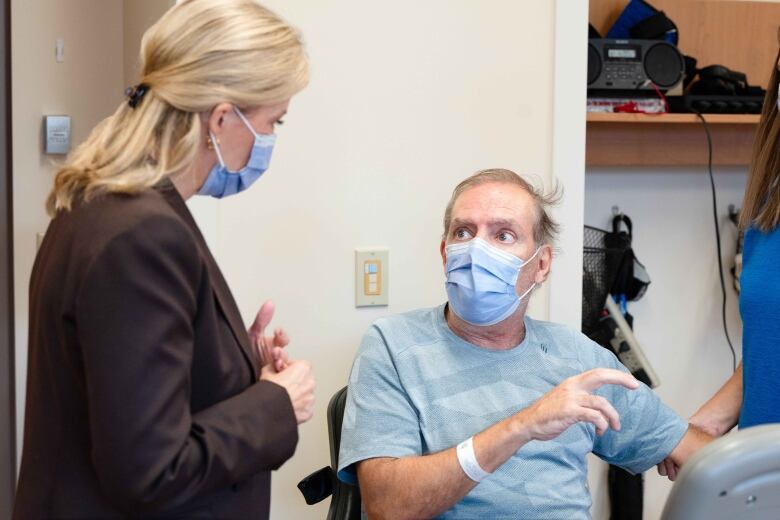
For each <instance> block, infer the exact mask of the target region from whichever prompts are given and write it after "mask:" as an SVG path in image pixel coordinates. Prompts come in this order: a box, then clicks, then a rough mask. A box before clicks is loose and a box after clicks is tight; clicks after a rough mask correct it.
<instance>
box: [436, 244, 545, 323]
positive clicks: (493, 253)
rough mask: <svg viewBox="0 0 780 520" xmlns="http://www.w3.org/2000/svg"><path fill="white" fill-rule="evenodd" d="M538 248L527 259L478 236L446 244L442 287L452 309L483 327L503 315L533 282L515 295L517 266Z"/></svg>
mask: <svg viewBox="0 0 780 520" xmlns="http://www.w3.org/2000/svg"><path fill="white" fill-rule="evenodd" d="M539 249H541V247H540V248H537V249H536V252H535V253H534V254H533V255H532V256H531V258H529V259H528V260H521V259H520V258H517V257H516V256H515V255H513V254H510V253H507V252H506V251H503V250H501V249H499V248H497V247H494V246H492V245H490V244H488V243H487V242H485V241H484V240H482V239H480V238H473V239H471V240H469V241H468V242H463V243H459V244H450V245H448V246H447V247H446V249H445V251H446V252H447V266H446V270H447V284H446V287H447V296H448V298H449V304H450V309H452V312H454V313H455V314H457V315H458V317H459V318H460V319H462V320H463V321H465V322H467V323H470V324H472V325H480V326H485V327H487V326H489V325H495V324H496V323H499V322H501V321H504V320H505V319H507V318H508V317H509V316H511V315H512V313H514V312H515V311H516V310H517V307H518V306H519V305H520V302H521V301H522V300H523V298H525V297H526V296H527V295H528V294H529V293H530V292H531V290H532V289H533V288H534V287H535V286H536V283H534V284H533V285H531V287H529V288H528V290H527V291H525V292H524V293H523V294H522V295H520V296H518V295H517V289H516V284H517V277H518V276H519V275H520V270H521V269H522V268H523V266H524V265H526V264H527V263H528V262H530V261H531V260H532V259H533V258H534V257H535V256H536V255H537V254H538V253H539Z"/></svg>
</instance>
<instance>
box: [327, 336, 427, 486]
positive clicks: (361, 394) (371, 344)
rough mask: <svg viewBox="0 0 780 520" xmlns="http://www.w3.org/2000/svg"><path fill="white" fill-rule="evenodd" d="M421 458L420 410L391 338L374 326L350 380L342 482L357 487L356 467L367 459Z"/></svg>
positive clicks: (341, 455) (341, 454) (340, 469)
mask: <svg viewBox="0 0 780 520" xmlns="http://www.w3.org/2000/svg"><path fill="white" fill-rule="evenodd" d="M421 454H422V440H421V437H420V425H419V420H418V415H417V410H416V409H415V408H414V406H413V405H412V404H411V402H410V401H409V398H408V396H407V393H406V391H405V390H404V388H403V386H402V385H401V382H400V379H399V377H398V372H397V371H396V368H395V364H394V363H393V360H392V358H391V356H390V353H389V352H388V346H387V344H386V341H385V338H384V337H383V335H382V334H381V332H380V331H379V329H378V328H377V327H376V326H372V327H371V328H370V329H369V330H368V332H367V333H366V335H365V336H364V337H363V342H362V343H361V345H360V349H359V350H358V353H357V356H356V357H355V362H354V363H353V365H352V373H351V374H350V376H349V387H348V389H347V403H346V407H345V409H344V422H343V424H342V428H341V448H340V451H339V464H338V478H339V479H340V480H342V481H344V482H346V483H349V484H355V483H356V482H357V475H356V469H355V463H356V462H360V461H362V460H365V459H370V458H374V457H396V458H400V457H406V456H411V455H421Z"/></svg>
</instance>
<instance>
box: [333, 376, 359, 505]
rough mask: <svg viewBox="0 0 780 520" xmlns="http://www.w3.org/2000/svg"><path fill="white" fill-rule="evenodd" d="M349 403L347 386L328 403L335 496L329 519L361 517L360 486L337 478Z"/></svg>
mask: <svg viewBox="0 0 780 520" xmlns="http://www.w3.org/2000/svg"><path fill="white" fill-rule="evenodd" d="M346 404H347V387H346V386H345V387H344V388H342V389H341V390H339V391H338V392H336V393H335V394H333V397H331V399H330V403H328V437H329V438H330V466H331V468H332V469H333V498H332V499H331V501H330V509H328V516H327V519H328V520H359V519H360V488H358V487H357V486H351V485H349V484H345V483H344V482H342V481H340V480H339V479H338V478H336V473H335V472H336V470H338V467H339V447H340V446H341V422H342V421H343V419H344V406H346Z"/></svg>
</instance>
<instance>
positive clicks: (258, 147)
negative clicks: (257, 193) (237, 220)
mask: <svg viewBox="0 0 780 520" xmlns="http://www.w3.org/2000/svg"><path fill="white" fill-rule="evenodd" d="M235 111H236V114H237V115H238V117H240V118H241V121H243V123H244V125H246V127H247V128H248V129H249V131H250V132H252V135H254V136H255V142H254V144H253V145H252V151H251V152H250V154H249V160H248V161H247V163H246V166H244V167H243V168H241V169H240V170H239V171H237V172H231V171H230V170H228V168H227V166H226V165H225V160H224V159H223V158H222V152H221V151H220V149H219V144H218V143H217V139H216V138H215V137H214V135H213V134H212V133H211V132H209V136H210V137H211V142H212V143H214V151H215V152H216V153H217V159H218V160H219V164H215V165H214V167H213V168H212V169H211V171H210V172H209V176H208V177H206V182H204V183H203V186H201V188H200V190H199V191H198V195H211V196H212V197H216V198H218V199H221V198H222V197H227V196H229V195H235V194H236V193H240V192H242V191H244V190H245V189H247V188H249V186H251V185H252V183H254V182H255V181H256V180H257V179H259V178H260V176H261V175H262V174H263V173H265V171H266V170H267V169H268V165H269V163H270V162H271V153H272V152H273V150H274V143H275V142H276V135H274V134H258V133H257V132H255V129H254V128H252V125H251V124H250V123H249V121H248V120H247V118H246V117H244V114H242V113H241V111H240V110H239V109H237V108H236V109H235Z"/></svg>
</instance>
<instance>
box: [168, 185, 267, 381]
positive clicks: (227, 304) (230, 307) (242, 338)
mask: <svg viewBox="0 0 780 520" xmlns="http://www.w3.org/2000/svg"><path fill="white" fill-rule="evenodd" d="M157 189H158V191H159V192H160V193H161V194H162V195H163V197H164V198H165V200H166V201H167V202H168V204H170V206H171V207H172V208H173V209H174V211H176V213H177V214H178V215H179V216H181V217H182V218H183V219H184V221H185V222H186V223H187V224H188V225H189V226H190V228H192V231H193V233H194V234H195V238H196V242H197V244H198V249H199V250H200V253H201V256H202V257H203V259H204V260H205V261H206V266H207V269H208V271H209V276H210V278H211V288H212V290H213V291H214V295H215V296H216V299H217V302H218V304H219V306H220V308H221V310H222V314H223V315H224V316H225V319H226V320H227V322H228V325H230V329H231V330H232V331H233V336H234V337H235V338H236V342H237V343H238V345H239V346H240V347H241V351H242V352H243V354H244V358H245V359H246V361H247V363H249V367H250V370H251V371H252V374H253V375H254V378H253V379H254V380H256V379H257V378H258V377H259V374H258V370H257V366H258V362H259V359H258V357H257V354H256V353H255V349H253V348H252V347H251V346H250V344H249V336H248V334H247V332H246V328H245V327H244V321H243V320H242V319H241V313H240V312H239V310H238V306H237V305H236V301H235V299H233V295H232V293H231V292H230V288H229V287H228V285H227V282H226V281H225V278H224V276H222V271H221V270H220V268H219V266H218V265H217V262H216V260H214V257H213V256H212V254H211V251H210V250H209V247H208V245H207V244H206V240H205V239H204V238H203V235H202V234H201V232H200V229H199V228H198V224H197V223H196V222H195V219H194V218H193V217H192V213H190V210H189V208H188V207H187V204H186V203H185V202H184V199H182V198H181V195H180V194H179V192H178V190H177V189H176V187H175V186H174V185H173V183H172V182H171V181H170V180H169V179H168V178H167V177H166V178H165V179H163V180H162V181H160V183H159V184H158V185H157Z"/></svg>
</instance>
